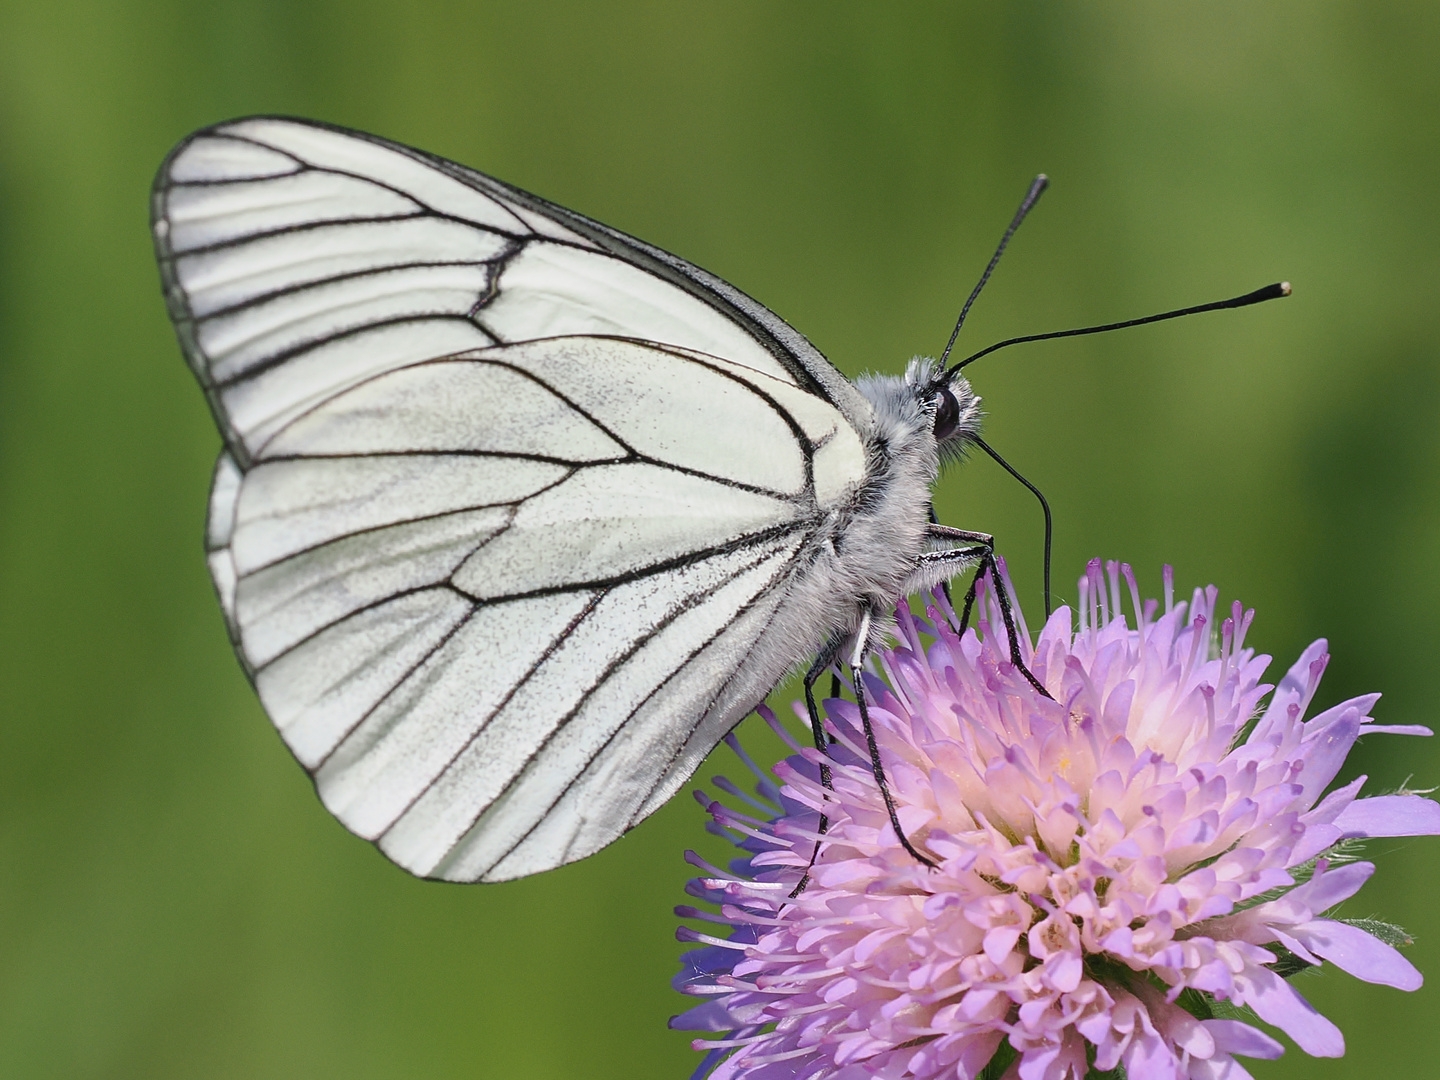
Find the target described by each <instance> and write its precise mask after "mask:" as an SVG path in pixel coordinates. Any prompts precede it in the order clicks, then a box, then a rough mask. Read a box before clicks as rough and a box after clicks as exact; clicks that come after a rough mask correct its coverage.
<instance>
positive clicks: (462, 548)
mask: <svg viewBox="0 0 1440 1080" xmlns="http://www.w3.org/2000/svg"><path fill="white" fill-rule="evenodd" d="M1037 194H1038V189H1037V188H1032V196H1034V195H1037ZM1031 201H1032V202H1033V197H1032V199H1031ZM1022 210H1023V208H1022ZM1019 216H1023V213H1022V215H1019ZM1019 216H1017V219H1016V221H1017V223H1018V220H1019ZM152 225H153V234H154V241H155V247H156V254H157V258H158V261H159V267H160V274H161V279H162V282H163V286H164V292H165V298H166V302H167V305H168V308H169V312H170V315H171V318H172V320H173V322H174V325H175V330H176V333H177V335H178V337H179V341H180V345H181V348H182V351H183V352H184V355H185V357H186V360H187V361H188V362H189V365H190V367H191V368H192V370H193V372H194V374H195V376H196V378H197V379H198V380H199V382H200V385H201V387H202V388H203V390H204V393H205V396H206V398H207V400H208V402H209V405H210V408H211V411H212V412H213V414H214V418H215V422H216V424H217V426H218V428H219V431H220V434H221V437H222V439H223V443H224V446H223V449H222V450H221V453H220V455H219V459H218V461H217V463H216V466H215V471H214V478H213V483H212V490H211V495H210V503H209V512H208V517H207V523H206V533H205V536H206V540H205V544H206V551H207V558H208V562H209V568H210V572H211V575H212V578H213V580H214V583H215V589H216V592H217V594H218V596H219V600H220V606H221V608H222V610H223V612H224V617H225V622H226V625H227V627H228V630H229V634H230V638H231V640H232V642H233V644H234V648H235V652H236V655H237V656H238V657H239V660H240V663H241V665H242V666H243V668H244V670H245V673H246V674H247V676H248V677H249V679H250V680H251V682H252V683H253V685H254V687H255V690H256V692H257V694H258V696H259V699H260V701H261V703H262V705H263V706H264V708H265V711H266V712H267V714H268V715H269V717H270V719H271V720H272V721H273V722H274V724H275V726H276V728H277V729H278V730H279V732H280V735H281V737H282V738H283V739H284V741H285V744H286V745H287V746H288V747H289V749H290V750H291V752H292V753H293V754H294V756H295V757H296V759H297V760H298V761H299V762H300V764H301V765H302V766H303V767H304V768H305V769H306V770H307V772H309V774H310V775H311V777H312V778H313V780H314V783H315V787H316V790H317V793H318V794H319V797H320V799H321V801H322V803H323V804H324V805H325V806H326V808H327V809H329V811H330V812H331V813H332V814H334V815H335V816H336V817H337V818H338V819H339V820H340V821H341V822H342V823H343V824H344V825H345V826H346V828H348V829H349V830H350V831H352V832H353V833H355V834H357V835H359V836H362V837H364V838H366V839H367V840H370V841H372V842H374V843H375V844H376V845H377V846H378V847H379V849H380V850H381V851H382V852H383V853H384V854H385V855H386V856H387V857H389V858H390V859H391V860H393V861H394V862H395V863H397V864H399V865H400V866H402V867H404V868H405V869H406V870H408V871H410V872H412V873H414V874H418V875H422V876H425V877H433V878H442V879H447V880H453V881H499V880H505V879H509V878H515V877H519V876H522V875H526V874H532V873H535V872H538V871H541V870H545V869H548V868H551V867H555V866H559V865H561V864H564V863H568V862H571V861H573V860H576V859H579V858H581V857H583V856H586V855H588V854H591V853H592V852H595V851H597V850H598V849H600V848H602V847H604V846H605V845H606V844H609V843H610V842H611V841H613V840H615V839H616V838H617V837H619V836H620V835H621V834H622V833H624V832H625V831H626V830H627V829H629V828H631V827H632V826H634V825H636V824H637V823H638V822H640V821H641V820H643V819H644V818H645V817H646V816H647V815H649V814H651V813H652V812H653V811H655V810H656V809H657V808H658V807H659V806H661V805H662V804H663V803H664V802H665V801H666V800H667V799H669V798H670V796H671V795H672V794H673V793H674V792H675V791H676V790H677V789H678V788H679V787H680V786H681V785H682V784H683V783H684V782H685V781H686V779H688V778H689V777H690V775H691V774H692V773H693V772H694V771H695V769H696V768H697V767H698V766H699V764H700V762H701V761H702V760H703V759H704V758H705V756H706V755H707V754H708V753H709V752H710V750H711V749H713V748H714V746H715V745H716V744H717V742H718V741H719V740H720V739H721V738H722V737H723V736H724V735H725V734H726V733H727V732H729V731H730V729H731V728H732V727H734V726H735V724H737V723H738V722H739V721H740V720H741V719H742V718H744V717H745V716H746V715H747V714H748V713H750V712H751V711H752V710H753V709H754V707H755V706H756V705H757V704H758V703H759V702H761V701H762V700H763V699H764V697H765V695H766V694H767V693H768V692H769V691H770V690H771V689H772V688H773V687H774V686H775V684H776V683H777V682H778V681H779V680H780V679H781V678H783V677H784V676H785V675H786V674H787V673H788V672H790V671H791V670H794V669H796V668H797V666H800V665H804V664H806V662H807V661H810V658H812V657H813V658H814V659H813V661H812V662H810V663H809V669H808V672H807V676H806V680H807V681H806V696H807V700H809V701H810V703H811V705H810V707H811V716H812V723H813V726H814V728H815V732H814V733H815V735H816V738H817V744H823V737H822V733H821V731H820V728H819V719H818V714H817V713H816V712H815V709H814V704H813V694H812V693H811V688H812V687H813V684H814V681H815V679H816V678H818V677H819V675H820V673H821V672H823V671H824V670H827V669H828V668H829V667H831V666H832V665H834V664H836V663H837V662H839V661H841V660H848V662H849V663H850V664H851V667H852V672H853V670H858V668H859V666H860V665H861V664H862V662H863V658H864V654H865V651H866V650H867V649H868V648H870V647H871V646H873V645H874V644H875V643H877V642H878V640H879V639H880V637H881V636H882V635H883V633H884V624H885V613H886V612H887V611H889V610H891V609H893V607H894V605H895V604H896V602H897V601H899V600H900V599H901V598H903V597H904V596H906V595H908V594H910V593H914V592H916V591H919V590H923V589H929V588H933V587H935V586H936V585H938V584H940V583H942V582H944V581H946V580H948V579H949V578H950V577H951V576H952V575H954V574H955V573H957V572H958V571H959V570H961V569H964V568H966V567H973V566H974V565H975V564H976V563H977V562H981V563H987V562H988V560H991V559H992V558H993V544H992V542H991V540H990V538H989V537H988V536H985V535H983V534H980V533H972V532H966V531H964V530H959V529H950V528H946V527H943V526H940V525H937V524H934V523H933V521H932V518H933V514H932V512H931V507H930V491H931V486H932V484H933V483H934V482H935V480H936V478H937V476H938V473H939V470H940V467H941V464H942V461H943V460H944V459H946V458H947V457H951V456H954V455H956V454H957V453H958V452H959V451H961V450H963V449H964V448H965V447H966V446H967V445H969V444H971V443H980V445H982V446H983V445H984V444H983V443H981V442H980V439H979V420H980V400H979V398H978V397H977V396H976V395H975V393H974V391H973V390H972V389H971V387H970V385H969V383H968V382H967V381H966V380H965V379H964V378H963V377H962V376H961V375H960V374H959V370H958V366H957V367H955V368H951V369H946V368H945V367H944V366H943V363H941V364H937V363H934V362H930V361H925V360H917V361H914V362H912V363H911V364H910V366H909V368H908V369H907V370H906V372H905V374H904V375H898V376H897V375H876V376H869V377H866V378H862V379H860V380H858V381H856V382H851V381H850V380H849V379H847V378H845V377H844V376H843V375H842V374H841V373H840V372H839V371H838V370H837V369H836V368H835V367H834V366H832V365H831V364H830V363H829V361H827V360H826V359H825V357H823V356H822V355H821V354H820V353H819V352H818V351H817V350H816V349H815V348H814V347H813V346H812V345H811V344H810V343H809V342H808V341H807V340H806V339H805V338H804V337H803V336H802V335H801V334H800V333H798V332H797V331H796V330H794V329H792V328H791V327H790V326H788V325H787V324H786V323H785V322H784V321H782V320H781V319H780V318H778V317H777V316H776V315H774V314H773V313H772V312H770V311H769V310H768V309H766V308H765V307H763V306H762V305H760V304H759V303H757V302H756V301H754V300H752V299H751V298H750V297H748V296H746V295H745V294H744V293H742V292H740V291H739V290H738V289H736V288H734V287H733V286H731V285H728V284H727V283H725V282H724V281H722V280H720V279H719V278H717V277H715V276H714V275H712V274H709V273H707V272H705V271H704V270H701V269H699V268H698V267H696V266H694V265H692V264H690V263H688V262H686V261H684V260H683V259H680V258H677V257H676V256H674V255H671V254H669V253H667V252H664V251H662V250H660V249H658V248H655V247H652V246H650V245H649V244H645V243H643V242H641V241H639V240H636V239H634V238H632V237H629V236H626V235H625V234H623V233H621V232H618V231H616V230H615V229H611V228H609V227H607V226H605V225H602V224H600V223H598V222H596V221H592V220H590V219H589V218H586V217H583V216H581V215H580V214H577V213H575V212H573V211H570V210H566V209H564V208H562V207H559V206H556V205H554V204H552V203H549V202H546V201H545V200H543V199H540V198H537V197H536V196H534V195H530V194H527V193H526V192H523V191H520V190H518V189H516V188H514V187H511V186H509V185H507V184H504V183H502V182H500V181H498V180H495V179H493V178H491V177H489V176H486V175H483V174H481V173H478V172H475V171H473V170H471V169H468V168H466V167H464V166H461V165H457V164H455V163H453V162H449V161H445V160H443V159H441V158H438V157H434V156H432V155H430V154H426V153H423V152H421V151H419V150H414V149H411V148H409V147H405V146H402V145H400V144H397V143H393V142H389V141H387V140H385V139H381V138H378V137H376V136H373V135H367V134H362V133H360V132H355V131H347V130H343V129H341V128H337V127H331V126H328V125H325V124H320V123H314V122H310V121H302V120H294V119H286V118H277V117H254V118H249V119H242V120H237V121H233V122H229V123H223V124H219V125H216V126H214V127H210V128H206V129H204V130H201V131H199V132H196V133H195V134H193V135H191V136H189V137H188V138H186V139H185V140H183V141H182V142H181V143H180V144H179V145H178V146H177V147H176V148H175V149H174V150H173V151H172V152H171V154H170V155H169V157H168V158H167V159H166V161H165V162H164V164H163V165H162V167H161V169H160V172H159V175H158V176H157V178H156V182H155V186H154V190H153V195H152ZM1012 231H1013V226H1012ZM1008 236H1009V234H1008V233H1007V238H1008ZM1002 248H1003V244H1002ZM997 257H998V253H997ZM992 267H993V262H992ZM987 274H988V271H987ZM982 283H983V281H982ZM977 291H978V288H977ZM972 299H973V296H972ZM952 341H953V339H952ZM947 352H948V350H947ZM987 449H988V448H987ZM999 592H1000V593H1001V599H1002V601H1003V600H1004V596H1003V592H1004V591H1003V590H999ZM1005 606H1006V622H1007V624H1008V623H1009V621H1010V619H1009V614H1008V604H1007V605H1005ZM1009 632H1010V636H1011V649H1012V656H1013V659H1014V661H1015V662H1016V664H1017V665H1019V666H1020V668H1021V669H1022V670H1024V665H1023V663H1022V661H1021V656H1020V653H1019V651H1018V647H1017V645H1016V641H1015V634H1014V630H1013V627H1012V628H1010V630H1009ZM1026 674H1027V675H1028V671H1027V672H1026ZM1037 686H1038V684H1037ZM1042 692H1043V691H1042ZM861 706H862V708H863V707H864V699H863V695H862V697H861ZM874 766H875V768H876V770H877V776H881V775H882V773H881V768H882V766H881V763H880V761H879V758H878V752H877V755H876V757H875V760H874ZM896 829H897V832H898V831H899V828H898V822H896ZM902 840H903V834H902ZM905 843H906V846H907V847H908V846H909V844H908V841H905ZM916 855H917V858H923V856H920V855H919V854H918V853H916ZM926 861H928V860H926Z"/></svg>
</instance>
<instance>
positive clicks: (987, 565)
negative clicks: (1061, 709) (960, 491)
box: [920, 524, 1055, 701]
mask: <svg viewBox="0 0 1440 1080" xmlns="http://www.w3.org/2000/svg"><path fill="white" fill-rule="evenodd" d="M929 535H930V539H932V540H939V541H948V542H951V543H955V542H959V543H962V544H967V545H969V546H967V547H959V548H947V549H945V550H942V551H926V552H922V553H921V555H920V562H921V564H922V565H923V564H926V563H929V564H935V563H947V562H966V561H974V560H977V559H978V560H979V563H980V565H979V566H978V567H976V568H975V576H974V577H973V578H972V579H971V580H970V588H969V589H967V590H966V591H965V603H964V605H963V607H962V609H961V612H960V633H962V634H963V633H965V629H966V628H967V627H968V626H969V625H970V612H971V610H972V609H973V608H974V606H975V596H976V593H977V591H978V589H979V587H980V580H981V579H982V578H983V577H984V576H985V575H986V574H989V575H990V585H991V588H993V589H994V590H995V599H996V600H997V601H998V602H999V604H1000V618H1001V621H1003V622H1004V623H1005V636H1006V638H1007V639H1008V641H1009V645H1010V662H1011V663H1012V664H1014V665H1015V666H1016V667H1017V668H1019V669H1020V673H1021V674H1022V675H1024V676H1025V679H1026V681H1027V682H1029V684H1030V685H1031V686H1033V687H1034V688H1035V690H1036V691H1037V692H1038V693H1040V694H1043V695H1044V696H1045V697H1047V698H1050V700H1051V701H1054V700H1055V698H1054V696H1053V695H1052V694H1051V693H1050V691H1049V690H1046V689H1045V686H1044V684H1043V683H1041V682H1040V680H1039V679H1037V678H1036V677H1035V676H1034V674H1033V673H1032V672H1031V671H1030V669H1029V668H1028V667H1027V666H1026V664H1025V659H1024V657H1022V656H1021V655H1020V632H1019V631H1018V630H1017V629H1016V627H1015V612H1014V611H1013V609H1012V608H1011V606H1010V593H1009V590H1007V589H1006V588H1005V585H1004V583H1003V582H1002V581H1001V580H1000V574H999V571H998V570H997V569H996V566H995V538H994V537H993V536H991V535H990V534H989V533H978V532H970V531H969V530H968V529H954V528H951V527H950V526H948V525H933V524H932V525H931V526H930V532H929Z"/></svg>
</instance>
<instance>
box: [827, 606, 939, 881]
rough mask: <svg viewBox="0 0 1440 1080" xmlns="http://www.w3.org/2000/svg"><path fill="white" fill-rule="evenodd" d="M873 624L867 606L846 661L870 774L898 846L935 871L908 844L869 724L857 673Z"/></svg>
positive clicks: (930, 862) (930, 861)
mask: <svg viewBox="0 0 1440 1080" xmlns="http://www.w3.org/2000/svg"><path fill="white" fill-rule="evenodd" d="M873 621H874V612H873V610H872V609H871V608H869V607H866V608H865V610H864V614H863V615H862V616H861V619H860V628H859V629H858V630H857V631H856V632H855V649H854V651H853V652H852V653H851V655H850V658H849V659H850V678H851V680H852V681H853V683H854V686H855V704H856V705H858V706H859V707H860V726H861V727H862V728H864V729H865V746H866V748H867V749H869V751H870V771H871V772H872V773H874V775H875V783H876V784H877V785H878V786H879V788H880V797H881V798H882V799H884V800H885V812H886V813H888V814H889V815H890V825H891V827H892V828H893V829H894V830H895V835H896V836H898V837H899V838H900V846H901V847H903V848H904V849H905V850H906V851H908V852H909V853H910V855H911V857H912V858H914V859H915V861H916V862H922V863H924V864H925V865H926V866H928V867H930V869H931V870H935V869H938V867H939V864H938V863H936V862H935V860H934V859H931V858H928V857H927V856H924V855H921V854H920V852H919V851H917V850H916V849H915V845H914V844H912V843H910V838H909V837H907V836H906V835H905V830H904V829H902V828H901V827H900V815H899V814H898V813H897V812H896V810H895V799H894V797H893V796H892V795H891V794H890V785H889V784H888V783H886V781H885V766H884V764H883V763H882V762H881V761H880V745H879V743H877V742H876V741H875V728H874V727H873V726H872V725H871V723H870V708H869V706H868V705H866V703H865V684H864V682H863V681H861V678H860V672H861V671H862V670H863V668H864V666H865V658H866V656H868V655H869V652H870V626H871V623H872V622H873Z"/></svg>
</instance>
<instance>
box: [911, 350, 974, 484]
mask: <svg viewBox="0 0 1440 1080" xmlns="http://www.w3.org/2000/svg"><path fill="white" fill-rule="evenodd" d="M905 384H906V386H907V387H908V388H909V389H910V392H911V394H913V395H914V397H915V400H916V401H917V402H918V403H920V405H921V407H922V409H923V410H924V414H925V416H926V417H927V418H928V419H929V421H930V434H931V436H932V437H933V438H934V439H935V446H936V449H937V451H938V452H939V454H940V458H941V460H951V459H954V458H958V457H960V456H961V455H963V454H964V453H965V449H966V447H967V446H968V444H969V443H970V442H971V441H972V440H973V439H974V437H975V436H976V435H978V434H979V432H980V419H981V415H982V414H981V412H980V397H979V395H977V394H976V393H975V391H974V390H972V389H971V387H970V383H969V381H968V380H966V378H965V377H964V376H963V375H961V374H960V373H959V372H958V371H954V370H951V371H946V370H945V369H944V368H942V367H940V366H939V365H938V364H936V363H935V362H934V361H932V360H929V359H925V358H917V359H915V360H912V361H910V365H909V367H908V369H907V370H906V372H905Z"/></svg>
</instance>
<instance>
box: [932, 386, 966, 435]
mask: <svg viewBox="0 0 1440 1080" xmlns="http://www.w3.org/2000/svg"><path fill="white" fill-rule="evenodd" d="M959 426H960V402H958V401H956V400H955V395H954V394H952V393H951V392H950V388H949V387H943V388H942V389H941V390H940V394H939V396H938V397H937V398H936V399H935V441H936V442H944V441H945V440H946V439H948V438H949V437H950V436H951V435H954V434H955V429H956V428H958V427H959Z"/></svg>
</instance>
